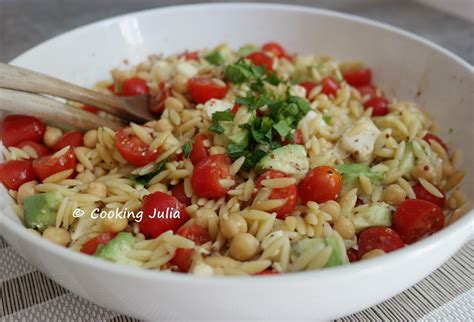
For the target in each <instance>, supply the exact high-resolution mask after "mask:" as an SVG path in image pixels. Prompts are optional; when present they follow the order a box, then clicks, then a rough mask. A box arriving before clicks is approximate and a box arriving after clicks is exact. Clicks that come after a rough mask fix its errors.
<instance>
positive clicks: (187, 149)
mask: <svg viewBox="0 0 474 322" xmlns="http://www.w3.org/2000/svg"><path fill="white" fill-rule="evenodd" d="M181 149H182V150H183V157H184V158H185V159H187V158H189V155H190V154H191V151H192V150H193V144H192V142H191V141H188V142H186V143H185V144H184V145H183V147H182V148H181Z"/></svg>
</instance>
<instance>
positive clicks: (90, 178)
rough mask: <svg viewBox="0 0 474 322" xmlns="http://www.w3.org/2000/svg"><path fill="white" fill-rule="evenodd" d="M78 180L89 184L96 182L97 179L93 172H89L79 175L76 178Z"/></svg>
mask: <svg viewBox="0 0 474 322" xmlns="http://www.w3.org/2000/svg"><path fill="white" fill-rule="evenodd" d="M76 179H77V180H80V181H82V182H84V183H89V182H92V181H94V179H95V176H94V174H93V173H92V172H90V171H89V170H87V171H84V172H82V173H79V174H78V175H77V176H76Z"/></svg>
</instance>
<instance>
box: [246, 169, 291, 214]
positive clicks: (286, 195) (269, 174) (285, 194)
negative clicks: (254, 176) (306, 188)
mask: <svg viewBox="0 0 474 322" xmlns="http://www.w3.org/2000/svg"><path fill="white" fill-rule="evenodd" d="M286 177H288V175H287V174H285V173H283V172H281V171H277V170H268V171H266V172H264V173H263V174H262V175H261V176H260V177H259V178H258V180H257V182H256V183H255V187H256V188H257V189H260V188H261V187H262V181H263V180H267V179H275V178H286ZM268 199H284V200H286V202H285V204H283V206H281V207H278V208H276V209H272V212H275V213H276V214H277V218H279V219H284V218H285V217H286V216H288V215H289V214H290V213H291V212H292V211H293V210H295V208H296V206H297V205H298V188H297V187H296V185H295V184H292V185H290V186H288V187H285V188H278V189H277V188H275V189H272V192H271V194H270V196H269V197H268Z"/></svg>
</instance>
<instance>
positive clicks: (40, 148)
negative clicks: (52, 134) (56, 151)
mask: <svg viewBox="0 0 474 322" xmlns="http://www.w3.org/2000/svg"><path fill="white" fill-rule="evenodd" d="M25 146H29V147H31V148H32V149H34V150H35V151H36V153H37V154H38V157H42V156H44V155H47V154H49V149H48V148H47V147H46V146H44V145H43V144H41V143H37V142H33V141H23V142H21V143H20V144H18V145H17V147H19V148H20V149H23V148H24V147H25Z"/></svg>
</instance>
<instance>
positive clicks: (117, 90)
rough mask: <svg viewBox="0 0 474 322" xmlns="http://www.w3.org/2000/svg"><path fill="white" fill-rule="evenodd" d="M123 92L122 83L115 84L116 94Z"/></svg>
mask: <svg viewBox="0 0 474 322" xmlns="http://www.w3.org/2000/svg"><path fill="white" fill-rule="evenodd" d="M121 91H122V84H121V83H115V84H114V93H116V94H118V93H120V92H121Z"/></svg>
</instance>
